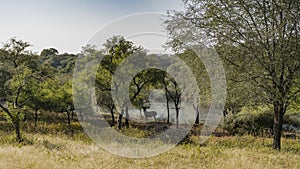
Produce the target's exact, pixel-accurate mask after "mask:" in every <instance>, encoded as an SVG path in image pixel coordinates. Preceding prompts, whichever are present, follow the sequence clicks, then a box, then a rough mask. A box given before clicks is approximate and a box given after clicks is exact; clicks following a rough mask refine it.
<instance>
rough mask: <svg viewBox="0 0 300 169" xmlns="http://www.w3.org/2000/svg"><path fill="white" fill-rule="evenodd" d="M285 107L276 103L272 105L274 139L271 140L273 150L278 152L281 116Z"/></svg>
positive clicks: (279, 147)
mask: <svg viewBox="0 0 300 169" xmlns="http://www.w3.org/2000/svg"><path fill="white" fill-rule="evenodd" d="M285 107H286V106H285V105H282V104H279V103H278V102H277V103H274V127H273V132H274V138H273V149H275V150H280V149H281V132H282V124H283V115H284V114H285V112H286V108H285Z"/></svg>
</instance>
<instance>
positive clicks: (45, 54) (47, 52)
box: [41, 48, 58, 57]
mask: <svg viewBox="0 0 300 169" xmlns="http://www.w3.org/2000/svg"><path fill="white" fill-rule="evenodd" d="M54 55H58V50H57V49H54V48H49V49H44V50H43V51H42V52H41V56H43V57H48V56H54Z"/></svg>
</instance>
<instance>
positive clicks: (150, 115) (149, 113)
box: [144, 111, 157, 121]
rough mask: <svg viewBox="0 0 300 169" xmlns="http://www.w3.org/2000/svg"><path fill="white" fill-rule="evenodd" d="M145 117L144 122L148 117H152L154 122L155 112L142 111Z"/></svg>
mask: <svg viewBox="0 0 300 169" xmlns="http://www.w3.org/2000/svg"><path fill="white" fill-rule="evenodd" d="M144 114H145V117H146V121H147V118H148V117H154V120H155V121H156V117H155V116H156V115H157V113H156V111H144Z"/></svg>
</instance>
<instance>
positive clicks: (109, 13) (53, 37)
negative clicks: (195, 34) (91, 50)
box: [0, 0, 183, 53]
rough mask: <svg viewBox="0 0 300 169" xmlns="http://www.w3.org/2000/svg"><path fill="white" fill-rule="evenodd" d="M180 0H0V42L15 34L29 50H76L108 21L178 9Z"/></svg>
mask: <svg viewBox="0 0 300 169" xmlns="http://www.w3.org/2000/svg"><path fill="white" fill-rule="evenodd" d="M182 8H183V5H182V1H181V0H47V1H46V0H26V1H25V0H9V1H7V0H5V1H4V0H1V1H0V23H1V26H0V42H1V43H5V42H6V41H7V40H8V39H9V38H11V37H17V39H22V40H24V41H27V42H30V44H32V45H33V46H32V48H31V49H32V51H33V52H40V51H41V50H42V49H45V48H50V47H53V48H56V49H58V51H59V52H60V53H63V52H69V53H78V52H79V51H80V49H81V47H82V46H83V45H85V44H86V43H87V42H88V40H89V39H90V38H91V37H92V36H93V35H94V34H95V33H96V32H97V31H99V29H101V28H102V27H103V26H104V25H106V24H108V23H109V22H111V21H113V20H115V19H118V18H120V17H123V16H126V15H129V14H134V13H143V12H162V13H166V11H167V10H169V9H182Z"/></svg>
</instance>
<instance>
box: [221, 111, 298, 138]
mask: <svg viewBox="0 0 300 169" xmlns="http://www.w3.org/2000/svg"><path fill="white" fill-rule="evenodd" d="M273 123H274V115H273V112H272V111H271V110H265V111H261V112H255V113H253V112H252V113H247V114H246V113H240V114H237V115H231V116H227V117H226V118H225V119H224V124H223V129H224V130H226V131H227V132H228V133H229V134H230V135H253V136H258V135H260V136H270V135H271V134H272V130H273ZM283 123H284V124H290V125H293V126H300V121H296V120H294V119H293V118H291V117H289V115H285V117H284V122H283Z"/></svg>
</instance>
